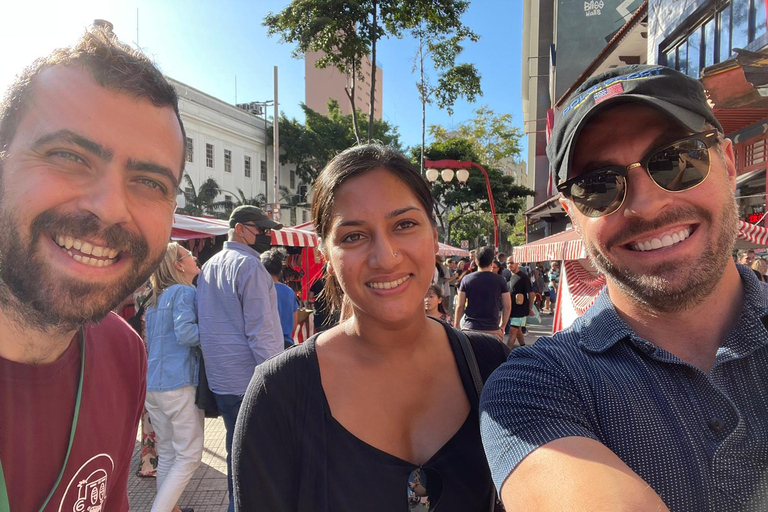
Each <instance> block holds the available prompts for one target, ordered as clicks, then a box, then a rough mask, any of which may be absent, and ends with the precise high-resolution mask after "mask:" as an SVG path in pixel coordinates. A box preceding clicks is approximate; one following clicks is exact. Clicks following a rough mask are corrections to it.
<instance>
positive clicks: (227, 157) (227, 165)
mask: <svg viewBox="0 0 768 512" xmlns="http://www.w3.org/2000/svg"><path fill="white" fill-rule="evenodd" d="M224 172H232V151H230V150H228V149H225V150H224Z"/></svg>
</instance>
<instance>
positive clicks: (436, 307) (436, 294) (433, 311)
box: [424, 284, 453, 324]
mask: <svg viewBox="0 0 768 512" xmlns="http://www.w3.org/2000/svg"><path fill="white" fill-rule="evenodd" d="M443 299H444V297H443V289H442V288H441V287H439V286H437V285H436V284H433V285H430V287H429V288H428V289H427V294H426V295H425V296H424V311H426V312H427V316H429V317H432V318H437V319H439V320H442V321H443V322H448V323H449V324H450V323H453V322H452V319H451V315H449V314H448V313H446V311H445V307H444V306H443Z"/></svg>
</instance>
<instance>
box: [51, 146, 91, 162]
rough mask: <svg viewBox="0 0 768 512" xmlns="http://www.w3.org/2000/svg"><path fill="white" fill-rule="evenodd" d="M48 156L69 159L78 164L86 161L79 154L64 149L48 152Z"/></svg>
mask: <svg viewBox="0 0 768 512" xmlns="http://www.w3.org/2000/svg"><path fill="white" fill-rule="evenodd" d="M48 156H50V157H52V158H55V159H62V160H67V161H69V162H73V163H77V164H85V163H86V161H85V160H84V159H83V158H81V157H80V156H78V155H77V154H76V153H73V152H71V151H66V150H63V149H57V150H54V151H50V152H49V153H48Z"/></svg>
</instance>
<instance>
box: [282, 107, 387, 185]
mask: <svg viewBox="0 0 768 512" xmlns="http://www.w3.org/2000/svg"><path fill="white" fill-rule="evenodd" d="M301 108H302V109H303V110H304V115H305V117H306V122H305V123H303V124H302V123H301V122H300V121H298V120H296V119H288V118H287V117H286V116H285V114H283V115H281V117H280V149H281V154H280V163H281V164H294V165H296V174H297V175H298V176H299V179H300V180H301V181H302V182H303V183H313V182H314V180H315V178H316V177H317V174H318V173H319V172H320V171H321V170H322V169H323V167H325V165H326V164H327V163H328V162H329V161H330V160H331V159H332V158H333V157H334V156H336V155H337V154H338V153H340V152H341V151H343V150H345V149H347V148H348V147H351V146H354V145H355V144H356V137H355V134H354V130H353V129H352V122H351V118H352V115H351V114H346V115H345V114H342V112H341V109H340V108H339V103H338V102H337V101H336V100H330V101H329V102H328V115H323V114H321V113H319V112H316V111H314V110H312V109H311V108H309V107H307V106H306V105H304V104H302V105H301ZM357 116H358V118H361V117H362V116H363V114H362V113H361V112H359V111H358V112H357ZM373 127H374V130H373V136H374V139H375V140H378V141H380V142H381V143H383V144H386V145H388V146H392V147H394V148H395V149H397V150H401V147H400V134H398V132H397V128H396V127H393V126H391V125H390V124H389V123H387V122H386V121H381V120H374V125H373Z"/></svg>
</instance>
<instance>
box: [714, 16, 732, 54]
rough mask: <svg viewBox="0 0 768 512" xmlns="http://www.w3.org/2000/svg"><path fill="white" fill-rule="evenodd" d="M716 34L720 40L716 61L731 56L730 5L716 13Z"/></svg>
mask: <svg viewBox="0 0 768 512" xmlns="http://www.w3.org/2000/svg"><path fill="white" fill-rule="evenodd" d="M717 35H718V38H719V41H720V48H719V49H720V52H719V53H718V59H717V60H718V62H722V61H724V60H725V59H727V58H728V57H730V56H731V6H730V5H729V6H728V7H726V8H725V9H723V10H722V11H720V12H719V13H717Z"/></svg>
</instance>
